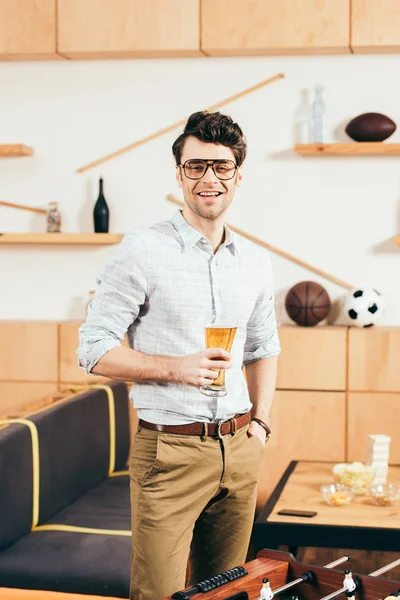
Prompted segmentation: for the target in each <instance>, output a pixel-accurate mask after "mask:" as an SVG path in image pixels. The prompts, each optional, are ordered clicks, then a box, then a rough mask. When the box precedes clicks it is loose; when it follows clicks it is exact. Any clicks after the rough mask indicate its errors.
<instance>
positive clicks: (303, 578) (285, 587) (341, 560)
mask: <svg viewBox="0 0 400 600" xmlns="http://www.w3.org/2000/svg"><path fill="white" fill-rule="evenodd" d="M350 559H351V556H350V554H345V556H342V557H341V558H338V559H337V560H334V561H333V562H331V563H328V564H327V565H323V567H322V568H323V569H334V568H335V567H337V566H338V565H341V564H343V563H345V562H348V561H349V560H350ZM311 573H312V571H307V572H306V573H303V575H302V576H301V577H299V578H298V579H294V580H293V581H291V582H290V583H286V584H285V585H283V586H282V587H280V588H277V589H276V590H272V592H273V594H274V596H276V594H281V593H282V592H285V591H286V590H288V589H290V588H292V587H294V586H295V585H297V584H298V583H308V582H309V581H310V580H311V577H312V575H311Z"/></svg>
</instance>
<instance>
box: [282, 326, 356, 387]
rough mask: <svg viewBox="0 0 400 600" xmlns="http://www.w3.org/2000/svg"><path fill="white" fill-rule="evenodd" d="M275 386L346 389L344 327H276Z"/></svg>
mask: <svg viewBox="0 0 400 600" xmlns="http://www.w3.org/2000/svg"><path fill="white" fill-rule="evenodd" d="M279 338H280V342H281V346H282V352H281V355H280V357H279V363H278V380H277V388H278V389H292V390H293V389H297V390H345V389H346V354H347V351H346V344H347V328H346V327H339V326H329V325H327V326H320V327H299V326H295V325H293V326H292V325H287V326H283V327H280V328H279Z"/></svg>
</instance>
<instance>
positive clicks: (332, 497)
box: [320, 483, 354, 506]
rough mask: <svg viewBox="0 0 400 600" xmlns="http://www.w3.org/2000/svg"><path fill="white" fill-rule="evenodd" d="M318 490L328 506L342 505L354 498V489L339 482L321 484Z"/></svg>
mask: <svg viewBox="0 0 400 600" xmlns="http://www.w3.org/2000/svg"><path fill="white" fill-rule="evenodd" d="M320 490H321V492H322V497H323V499H324V500H325V502H326V503H327V504H329V505H330V506H344V505H346V504H350V502H351V501H352V500H353V498H354V490H353V489H352V488H350V487H348V486H346V485H342V484H340V483H336V484H333V483H332V484H330V485H321V487H320Z"/></svg>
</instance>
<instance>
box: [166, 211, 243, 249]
mask: <svg viewBox="0 0 400 600" xmlns="http://www.w3.org/2000/svg"><path fill="white" fill-rule="evenodd" d="M170 220H171V223H172V225H173V226H174V227H175V229H176V230H177V232H178V233H179V235H180V236H181V239H182V242H183V245H184V247H185V250H188V249H189V248H192V247H193V246H195V245H196V244H197V242H198V241H199V240H201V239H203V235H202V234H201V233H200V231H198V230H197V229H195V227H193V226H192V225H190V223H188V222H187V221H186V219H185V217H184V216H183V214H182V211H181V210H177V211H176V213H174V215H173V216H172V217H171V219H170ZM224 230H225V240H224V243H223V246H226V247H227V248H229V249H230V250H231V252H232V253H233V254H234V255H235V256H237V255H238V254H239V250H238V244H237V236H236V234H235V233H234V232H233V231H232V230H231V229H229V227H228V225H226V224H224Z"/></svg>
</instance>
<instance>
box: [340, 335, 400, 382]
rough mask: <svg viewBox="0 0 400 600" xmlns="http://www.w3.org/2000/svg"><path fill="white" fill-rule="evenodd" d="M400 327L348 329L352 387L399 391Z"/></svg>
mask: <svg viewBox="0 0 400 600" xmlns="http://www.w3.org/2000/svg"><path fill="white" fill-rule="evenodd" d="M399 365H400V327H391V328H389V327H388V328H386V327H371V329H358V328H357V327H351V328H350V330H349V390H352V391H355V392H361V391H365V392H400V369H399Z"/></svg>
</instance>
